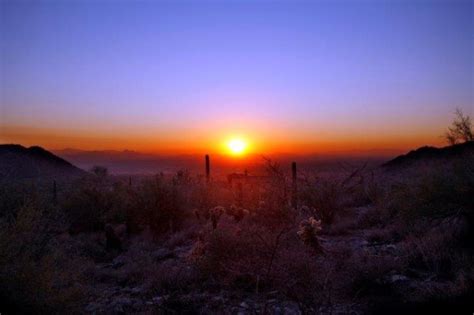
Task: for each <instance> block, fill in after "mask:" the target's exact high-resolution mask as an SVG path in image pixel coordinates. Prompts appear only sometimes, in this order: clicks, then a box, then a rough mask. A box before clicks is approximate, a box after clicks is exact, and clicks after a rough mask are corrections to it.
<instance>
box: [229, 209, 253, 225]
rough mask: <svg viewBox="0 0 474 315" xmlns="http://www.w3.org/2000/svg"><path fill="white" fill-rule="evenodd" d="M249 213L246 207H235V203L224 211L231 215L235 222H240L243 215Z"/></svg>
mask: <svg viewBox="0 0 474 315" xmlns="http://www.w3.org/2000/svg"><path fill="white" fill-rule="evenodd" d="M249 213H250V211H248V210H247V209H244V208H241V207H237V206H236V205H231V206H230V208H228V209H227V211H226V214H227V215H229V216H231V217H233V218H234V220H235V222H240V221H241V220H242V219H243V218H244V216H246V215H248V214H249Z"/></svg>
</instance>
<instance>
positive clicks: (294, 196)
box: [291, 162, 298, 209]
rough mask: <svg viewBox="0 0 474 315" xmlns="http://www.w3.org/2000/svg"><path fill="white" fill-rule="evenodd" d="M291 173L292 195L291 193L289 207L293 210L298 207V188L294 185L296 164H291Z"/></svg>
mask: <svg viewBox="0 0 474 315" xmlns="http://www.w3.org/2000/svg"><path fill="white" fill-rule="evenodd" d="M291 173H292V193H291V206H292V207H293V208H295V209H296V208H297V207H298V196H297V195H298V186H297V183H296V162H292V163H291Z"/></svg>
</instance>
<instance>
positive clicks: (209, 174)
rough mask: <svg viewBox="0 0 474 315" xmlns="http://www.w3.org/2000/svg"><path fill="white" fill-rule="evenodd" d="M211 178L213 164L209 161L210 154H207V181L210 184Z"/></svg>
mask: <svg viewBox="0 0 474 315" xmlns="http://www.w3.org/2000/svg"><path fill="white" fill-rule="evenodd" d="M210 176H211V162H210V160H209V154H206V181H207V182H208V183H209V179H210Z"/></svg>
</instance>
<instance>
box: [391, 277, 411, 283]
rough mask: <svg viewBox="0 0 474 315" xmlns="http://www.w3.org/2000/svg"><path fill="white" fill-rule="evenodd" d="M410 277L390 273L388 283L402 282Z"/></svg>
mask: <svg viewBox="0 0 474 315" xmlns="http://www.w3.org/2000/svg"><path fill="white" fill-rule="evenodd" d="M408 280H410V278H408V277H407V276H404V275H392V276H390V283H396V282H404V281H408Z"/></svg>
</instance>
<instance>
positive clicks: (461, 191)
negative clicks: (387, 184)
mask: <svg viewBox="0 0 474 315" xmlns="http://www.w3.org/2000/svg"><path fill="white" fill-rule="evenodd" d="M471 162H473V160H470V161H466V162H465V163H462V164H461V163H460V164H458V165H456V167H455V168H454V169H453V170H451V171H440V172H435V171H433V172H432V173H429V174H426V175H425V176H423V177H422V178H421V180H419V181H417V182H409V183H400V184H398V185H396V186H393V187H392V189H391V190H390V191H389V200H390V203H389V204H388V205H387V206H388V208H389V209H390V210H391V212H392V213H394V214H400V215H401V216H402V217H404V218H406V219H409V220H410V219H416V218H420V217H431V218H433V217H448V216H452V215H456V214H463V215H466V216H467V217H468V218H470V220H471V222H472V216H473V211H474V201H473V198H472V196H474V166H473V165H474V164H473V163H471Z"/></svg>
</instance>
